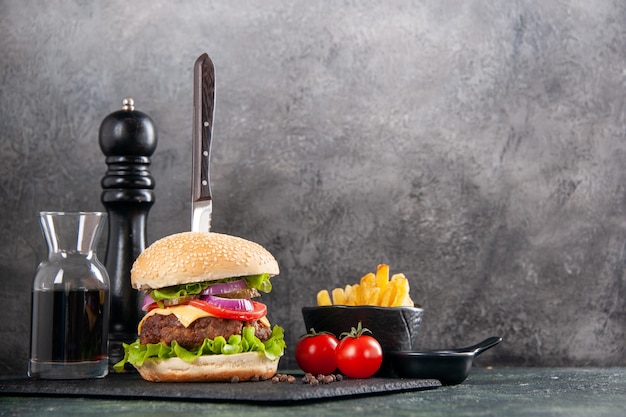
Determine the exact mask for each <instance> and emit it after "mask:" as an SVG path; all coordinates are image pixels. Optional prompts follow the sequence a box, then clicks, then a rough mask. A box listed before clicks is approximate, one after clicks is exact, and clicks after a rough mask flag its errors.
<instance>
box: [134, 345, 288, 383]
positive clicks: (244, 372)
mask: <svg viewBox="0 0 626 417" xmlns="http://www.w3.org/2000/svg"><path fill="white" fill-rule="evenodd" d="M277 370H278V360H270V359H268V358H267V357H266V356H265V355H264V354H263V353H262V352H246V353H237V354H233V355H203V356H200V357H198V358H197V359H196V360H194V361H193V362H191V363H189V362H186V361H184V360H182V359H180V358H169V359H146V360H145V361H144V363H143V365H142V366H139V367H137V371H139V374H140V375H141V377H142V378H143V379H145V380H146V381H150V382H234V381H237V382H243V381H250V380H253V379H254V380H265V379H269V378H271V377H272V376H274V375H275V374H276V371H277Z"/></svg>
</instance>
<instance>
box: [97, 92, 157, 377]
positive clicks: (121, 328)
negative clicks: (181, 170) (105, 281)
mask: <svg viewBox="0 0 626 417" xmlns="http://www.w3.org/2000/svg"><path fill="white" fill-rule="evenodd" d="M134 104H135V103H134V101H133V99H132V98H125V99H124V100H122V110H118V111H115V112H113V113H111V114H109V115H108V116H106V117H105V118H104V120H103V121H102V124H101V125H100V134H99V142H100V149H101V150H102V152H103V153H104V155H105V156H106V164H107V166H108V170H107V172H106V175H105V176H104V177H103V178H102V181H101V185H102V197H101V201H102V204H103V205H104V206H105V207H106V209H107V212H108V214H109V216H108V217H109V240H108V243H107V250H106V257H105V266H106V268H107V271H108V273H109V278H110V280H111V286H110V289H111V314H110V321H109V362H110V364H111V365H113V364H115V363H117V362H118V361H119V360H121V359H123V358H124V350H123V348H122V343H131V342H134V341H135V339H136V338H137V324H138V323H139V320H140V319H141V316H142V312H141V306H140V300H139V297H138V295H139V294H138V292H137V290H135V289H133V288H131V284H130V270H131V267H132V265H133V262H134V261H135V259H136V258H137V256H139V254H140V253H141V252H142V251H143V250H144V249H145V248H146V220H147V217H148V211H149V210H150V207H152V205H153V204H154V178H153V177H152V176H151V175H150V171H149V170H148V168H149V166H150V156H151V155H152V154H153V153H154V151H155V149H156V145H157V133H156V126H155V125H154V122H153V121H152V119H150V117H149V116H148V115H146V114H144V113H142V112H140V111H137V110H135V105H134Z"/></svg>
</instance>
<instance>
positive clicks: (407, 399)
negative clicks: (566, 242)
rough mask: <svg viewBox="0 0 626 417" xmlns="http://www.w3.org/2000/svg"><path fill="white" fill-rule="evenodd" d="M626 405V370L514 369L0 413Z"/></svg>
mask: <svg viewBox="0 0 626 417" xmlns="http://www.w3.org/2000/svg"><path fill="white" fill-rule="evenodd" d="M242 386H243V384H241V385H237V386H235V387H233V389H241V387H242ZM279 387H280V388H283V385H279ZM307 388H314V389H316V388H317V387H307ZM624 404H626V368H606V369H600V368H509V369H493V370H486V369H473V370H472V372H471V373H470V375H469V377H468V378H467V380H466V381H465V382H464V383H463V384H460V385H455V386H448V387H441V388H437V389H433V390H426V391H418V392H400V393H394V394H390V395H373V396H369V395H368V396H360V397H357V398H349V397H341V398H338V399H337V400H328V401H313V402H293V403H289V404H283V405H278V404H263V406H259V404H250V403H245V402H244V403H242V402H239V401H228V402H211V401H205V400H191V401H189V400H187V401H179V400H175V401H174V400H167V399H154V398H148V399H108V398H102V399H93V398H85V397H78V398H68V397H47V396H36V397H35V396H0V415H2V416H5V415H6V416H28V417H29V416H36V417H41V415H43V414H42V413H45V415H46V416H47V417H48V416H50V417H53V416H63V417H67V416H81V417H85V416H102V415H106V416H142V417H143V416H145V417H161V416H162V417H171V416H174V415H176V416H179V415H180V416H182V415H189V416H198V417H204V416H207V417H211V416H229V417H235V416H246V417H250V416H255V417H276V416H282V415H294V416H299V417H320V416H352V415H359V416H376V417H380V416H394V417H397V416H399V417H402V416H415V415H419V416H422V417H441V416H446V417H457V416H459V417H460V416H463V417H485V416H506V417H522V416H533V417H543V416H546V417H548V416H550V417H557V416H558V417H561V416H562V417H590V416H593V417H623V416H624V410H625V406H624Z"/></svg>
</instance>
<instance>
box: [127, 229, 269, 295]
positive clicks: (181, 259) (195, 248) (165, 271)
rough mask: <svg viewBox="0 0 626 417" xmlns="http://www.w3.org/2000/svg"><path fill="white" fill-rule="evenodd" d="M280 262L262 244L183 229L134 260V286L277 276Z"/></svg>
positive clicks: (161, 240) (162, 286)
mask: <svg viewBox="0 0 626 417" xmlns="http://www.w3.org/2000/svg"><path fill="white" fill-rule="evenodd" d="M278 273H279V269H278V262H276V259H274V257H273V256H272V254H271V253H269V252H268V251H267V250H266V249H265V248H263V247H262V246H261V245H259V244H257V243H254V242H251V241H249V240H246V239H243V238H240V237H236V236H231V235H226V234H221V233H214V232H183V233H177V234H174V235H170V236H166V237H164V238H162V239H159V240H157V241H156V242H154V243H153V244H152V245H150V247H148V248H147V249H146V250H145V251H143V252H142V253H141V254H140V255H139V257H138V258H137V259H136V260H135V263H134V264H133V268H132V270H131V284H132V286H133V288H136V289H138V290H143V291H148V290H151V289H157V288H164V287H169V286H173V285H180V284H187V283H194V282H206V281H215V280H220V279H225V278H232V277H243V276H249V275H259V274H269V275H270V276H274V275H278Z"/></svg>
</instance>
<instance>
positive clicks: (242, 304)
mask: <svg viewBox="0 0 626 417" xmlns="http://www.w3.org/2000/svg"><path fill="white" fill-rule="evenodd" d="M200 299H201V300H204V301H206V302H207V303H209V304H212V305H214V306H215V307H219V308H223V309H225V310H235V311H252V310H254V306H253V305H252V301H250V300H248V299H247V298H220V297H214V296H212V295H203V296H202V297H200Z"/></svg>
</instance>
